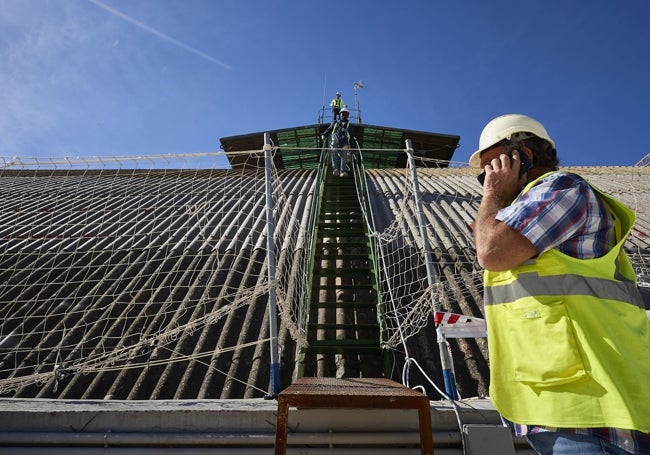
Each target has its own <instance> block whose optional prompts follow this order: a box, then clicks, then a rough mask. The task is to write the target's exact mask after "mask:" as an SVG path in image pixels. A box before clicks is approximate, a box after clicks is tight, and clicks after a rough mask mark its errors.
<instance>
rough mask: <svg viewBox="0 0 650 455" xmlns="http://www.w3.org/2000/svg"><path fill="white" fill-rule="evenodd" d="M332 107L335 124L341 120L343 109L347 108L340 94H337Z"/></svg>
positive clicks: (331, 103)
mask: <svg viewBox="0 0 650 455" xmlns="http://www.w3.org/2000/svg"><path fill="white" fill-rule="evenodd" d="M330 107H331V108H332V121H333V122H335V121H336V120H339V119H340V118H341V117H340V113H341V108H344V107H347V105H346V104H345V103H344V102H343V99H342V98H341V94H340V93H339V92H336V95H335V96H334V99H333V100H332V101H331V102H330Z"/></svg>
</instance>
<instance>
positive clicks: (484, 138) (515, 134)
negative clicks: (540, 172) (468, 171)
mask: <svg viewBox="0 0 650 455" xmlns="http://www.w3.org/2000/svg"><path fill="white" fill-rule="evenodd" d="M534 136H536V137H538V138H540V139H544V140H545V141H548V143H549V144H551V146H552V147H553V148H555V142H553V139H551V138H550V136H549V135H548V133H547V132H546V129H545V128H544V125H542V124H541V123H539V122H538V121H537V120H535V119H534V118H531V117H528V116H527V115H521V114H506V115H502V116H500V117H497V118H495V119H492V120H490V122H489V123H488V124H487V125H485V128H483V131H482V132H481V137H480V138H479V140H478V150H477V151H476V152H474V153H473V154H472V156H471V157H470V159H469V165H470V167H476V168H480V167H481V154H482V153H483V152H484V151H485V150H487V149H489V148H490V147H492V146H493V145H495V144H497V143H499V142H501V141H502V140H504V139H508V140H513V141H517V140H524V139H527V138H529V137H534Z"/></svg>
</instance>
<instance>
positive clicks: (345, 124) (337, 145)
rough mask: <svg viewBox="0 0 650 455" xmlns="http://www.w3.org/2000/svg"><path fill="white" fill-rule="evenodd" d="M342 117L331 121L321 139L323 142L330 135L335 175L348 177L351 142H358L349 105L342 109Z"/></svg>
mask: <svg viewBox="0 0 650 455" xmlns="http://www.w3.org/2000/svg"><path fill="white" fill-rule="evenodd" d="M340 115H341V116H340V119H339V120H336V121H333V122H332V123H330V126H328V127H327V129H326V130H325V131H324V132H323V134H322V136H321V139H322V140H323V143H325V141H326V140H327V137H328V136H329V137H330V148H331V153H332V168H333V174H334V175H335V176H338V175H340V176H341V177H346V176H347V175H348V164H347V160H348V150H349V149H350V144H352V143H353V142H354V143H355V144H356V141H357V140H356V138H355V137H354V131H353V128H352V125H351V124H350V120H349V119H348V117H349V115H350V112H349V111H348V108H347V107H344V108H342V109H341V114H340Z"/></svg>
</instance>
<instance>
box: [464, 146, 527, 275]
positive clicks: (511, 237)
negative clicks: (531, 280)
mask: <svg viewBox="0 0 650 455" xmlns="http://www.w3.org/2000/svg"><path fill="white" fill-rule="evenodd" d="M520 166H521V161H520V159H519V152H518V151H516V150H515V151H513V152H512V158H510V157H509V156H508V155H506V154H505V153H501V154H499V155H497V156H496V157H494V158H492V159H491V160H490V161H489V162H487V163H485V164H484V166H483V170H484V171H485V181H484V182H483V199H482V200H481V204H480V206H479V208H478V214H477V217H476V223H475V229H474V241H475V243H476V256H477V259H478V262H479V264H481V266H483V267H484V268H486V269H488V270H492V271H501V270H509V269H512V268H514V267H517V266H518V265H520V264H521V263H523V262H524V261H526V260H528V259H530V258H531V257H533V256H535V255H536V254H537V250H536V248H535V246H534V245H533V244H532V243H531V242H530V241H529V240H528V239H527V238H526V237H524V236H523V235H521V234H520V233H519V232H518V231H516V230H514V229H512V228H511V227H510V226H508V225H507V224H505V223H503V222H501V221H499V220H497V219H496V215H497V213H498V211H499V210H501V209H502V208H504V207H506V206H508V205H510V204H511V203H512V201H513V200H514V198H515V197H516V196H517V194H518V193H519V190H520V189H521V187H522V186H523V185H524V184H525V183H526V176H525V175H523V176H521V177H520V176H519V168H520Z"/></svg>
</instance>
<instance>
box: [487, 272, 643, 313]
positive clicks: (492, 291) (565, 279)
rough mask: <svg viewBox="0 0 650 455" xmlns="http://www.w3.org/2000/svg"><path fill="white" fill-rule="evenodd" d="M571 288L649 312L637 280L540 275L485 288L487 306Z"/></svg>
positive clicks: (527, 275)
mask: <svg viewBox="0 0 650 455" xmlns="http://www.w3.org/2000/svg"><path fill="white" fill-rule="evenodd" d="M567 289H571V294H573V295H585V296H592V297H597V298H600V299H606V300H617V301H619V302H625V303H630V304H632V305H634V306H637V307H639V308H642V309H645V305H644V303H643V299H642V298H641V295H640V294H639V293H638V292H637V288H636V284H635V283H634V282H633V281H621V282H614V281H612V280H610V279H603V278H596V277H585V276H580V275H571V274H567V275H552V276H543V275H539V274H538V273H534V272H531V273H521V274H519V275H518V276H517V278H516V280H515V281H513V282H512V283H510V284H507V285H500V286H489V287H486V288H485V299H484V301H485V304H486V305H497V304H499V303H503V302H514V301H515V300H519V299H522V298H525V297H528V296H531V295H547V296H562V295H565V294H566V290H567Z"/></svg>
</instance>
